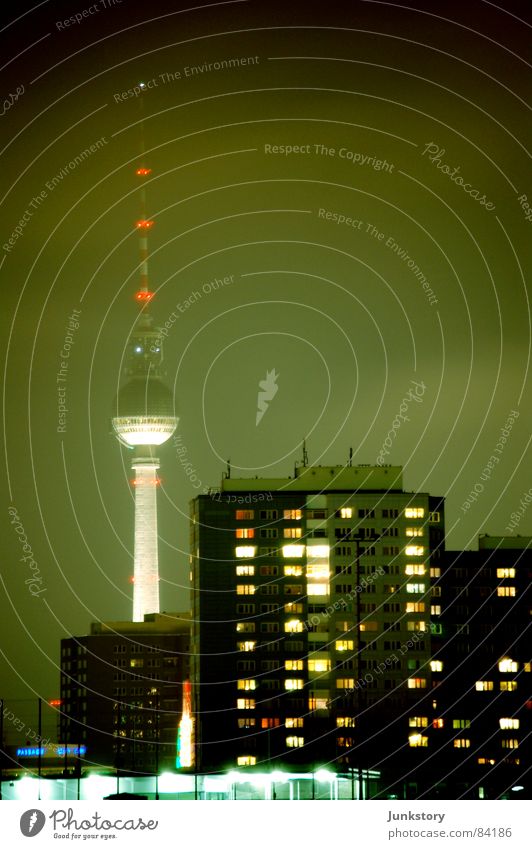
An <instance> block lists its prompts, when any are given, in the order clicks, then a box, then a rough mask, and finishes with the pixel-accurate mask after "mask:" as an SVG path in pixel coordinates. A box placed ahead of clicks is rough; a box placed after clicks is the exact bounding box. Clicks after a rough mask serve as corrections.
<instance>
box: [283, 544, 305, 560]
mask: <svg viewBox="0 0 532 849" xmlns="http://www.w3.org/2000/svg"><path fill="white" fill-rule="evenodd" d="M304 554H305V546H304V545H283V557H303V555H304Z"/></svg>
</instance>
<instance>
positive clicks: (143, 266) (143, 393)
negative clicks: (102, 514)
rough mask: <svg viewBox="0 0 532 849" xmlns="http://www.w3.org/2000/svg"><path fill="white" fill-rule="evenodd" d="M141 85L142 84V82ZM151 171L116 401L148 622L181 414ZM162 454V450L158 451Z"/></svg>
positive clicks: (137, 588)
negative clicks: (168, 447) (156, 253)
mask: <svg viewBox="0 0 532 849" xmlns="http://www.w3.org/2000/svg"><path fill="white" fill-rule="evenodd" d="M140 85H141V87H142V83H141V84H140ZM149 174H151V168H147V167H146V164H145V162H144V145H143V147H142V161H141V163H140V165H139V167H137V168H136V175H137V178H138V179H139V180H140V181H141V191H140V197H141V217H140V219H139V220H138V221H137V229H138V231H139V237H140V287H139V289H138V291H137V293H136V295H135V299H136V301H137V303H138V305H139V308H140V314H139V317H138V319H137V321H136V323H135V327H134V329H133V332H132V334H131V336H130V339H129V342H128V351H127V355H126V360H125V366H124V371H123V377H124V378H125V379H126V382H125V383H124V385H123V386H122V388H121V389H120V390H119V392H118V395H117V396H116V401H115V405H114V417H113V429H114V431H115V434H116V436H117V438H118V440H119V441H120V442H121V443H122V445H125V446H126V447H127V448H129V449H132V450H133V451H134V456H133V460H132V462H131V468H132V471H133V481H132V483H133V486H134V488H135V544H134V570H133V621H134V622H143V621H144V616H145V614H146V613H159V609H160V608H159V556H158V534H157V486H158V484H159V479H158V477H157V470H158V468H159V459H158V457H157V456H156V448H157V446H159V445H162V444H163V443H164V442H166V441H167V440H168V439H170V437H171V436H172V434H173V433H174V431H175V429H176V427H177V423H178V419H177V418H176V416H175V413H174V404H173V398H172V393H171V392H170V390H169V389H168V388H167V386H166V385H165V384H164V382H163V380H162V376H163V370H162V362H163V353H162V339H161V334H160V333H159V331H158V330H157V328H155V327H153V323H152V316H151V315H150V312H149V306H150V302H151V300H152V298H153V292H151V291H150V288H149V284H148V232H149V231H150V230H151V228H152V227H153V223H154V222H153V221H151V220H150V219H149V218H148V217H147V214H146V190H145V185H144V184H145V181H146V178H147V177H148V176H149ZM157 453H158V452H157Z"/></svg>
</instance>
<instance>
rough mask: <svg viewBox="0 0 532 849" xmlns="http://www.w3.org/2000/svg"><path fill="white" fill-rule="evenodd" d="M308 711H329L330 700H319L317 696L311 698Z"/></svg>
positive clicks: (322, 698) (323, 698)
mask: <svg viewBox="0 0 532 849" xmlns="http://www.w3.org/2000/svg"><path fill="white" fill-rule="evenodd" d="M308 709H309V710H328V709H329V700H328V699H326V698H325V697H321V698H318V697H317V696H310V698H309V700H308Z"/></svg>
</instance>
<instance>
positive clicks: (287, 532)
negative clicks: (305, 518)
mask: <svg viewBox="0 0 532 849" xmlns="http://www.w3.org/2000/svg"><path fill="white" fill-rule="evenodd" d="M302 533H303V531H302V530H301V528H284V530H283V536H284V538H285V539H299V538H300V536H301V534H302Z"/></svg>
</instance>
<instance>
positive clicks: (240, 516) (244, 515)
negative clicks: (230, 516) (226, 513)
mask: <svg viewBox="0 0 532 849" xmlns="http://www.w3.org/2000/svg"><path fill="white" fill-rule="evenodd" d="M253 518H255V511H254V510H237V511H236V513H235V519H236V520H237V522H241V521H245V520H246V519H253Z"/></svg>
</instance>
